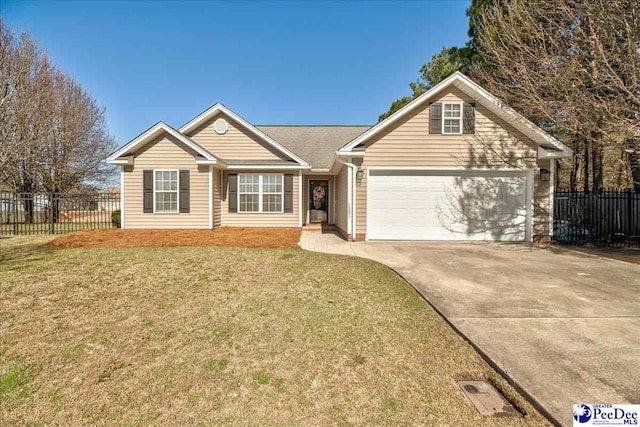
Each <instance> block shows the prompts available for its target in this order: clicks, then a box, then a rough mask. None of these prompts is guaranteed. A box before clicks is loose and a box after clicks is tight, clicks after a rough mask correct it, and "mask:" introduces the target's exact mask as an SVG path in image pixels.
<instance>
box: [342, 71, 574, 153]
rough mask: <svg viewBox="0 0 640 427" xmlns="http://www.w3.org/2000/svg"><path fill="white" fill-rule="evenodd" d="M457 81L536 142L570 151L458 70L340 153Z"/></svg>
mask: <svg viewBox="0 0 640 427" xmlns="http://www.w3.org/2000/svg"><path fill="white" fill-rule="evenodd" d="M455 82H460V83H462V84H464V85H465V86H467V87H469V88H471V89H472V90H473V91H474V92H475V93H477V94H478V95H479V97H480V99H484V100H485V101H487V102H488V104H489V105H493V106H494V107H497V108H492V109H491V110H492V111H493V112H494V113H496V114H497V115H498V116H500V117H502V118H503V119H504V120H506V121H508V122H509V123H511V124H513V125H514V126H515V127H516V128H520V129H521V130H525V131H529V132H533V134H534V136H535V137H537V138H538V141H536V142H538V143H541V142H543V141H544V142H547V143H549V144H551V145H553V146H554V147H557V148H558V149H559V150H561V151H567V150H569V151H570V149H569V148H568V147H567V146H565V145H564V144H562V143H561V142H560V141H558V140H557V139H555V138H554V137H552V136H551V135H549V134H547V133H546V132H544V131H543V130H542V129H540V128H539V127H538V126H536V125H535V124H533V123H532V122H531V121H529V120H528V119H526V118H525V117H524V116H522V115H521V114H519V113H518V112H516V111H515V110H513V109H512V108H510V107H508V106H506V105H505V104H504V103H503V102H502V101H500V100H499V99H497V98H496V97H494V96H493V95H491V94H490V93H489V92H487V91H486V90H485V89H483V88H482V87H481V86H479V85H478V84H476V83H475V82H473V81H472V80H471V79H470V78H468V77H467V76H465V75H464V74H462V73H461V72H459V71H456V72H455V73H453V74H452V75H451V76H449V77H447V78H446V79H445V80H443V81H442V82H440V83H438V84H437V85H435V86H434V87H432V88H431V89H429V90H428V91H427V92H425V93H423V94H422V95H420V96H419V97H417V98H416V99H414V100H413V101H411V102H410V103H409V104H407V105H405V106H404V107H403V108H401V109H400V110H398V111H396V112H395V113H394V114H392V115H391V116H389V117H387V118H386V119H385V120H383V121H381V122H380V123H378V124H377V125H375V126H374V127H372V128H371V129H369V130H368V131H366V132H365V133H363V134H362V135H360V136H359V137H357V138H356V139H354V140H353V141H351V142H350V143H348V144H347V145H345V146H344V147H342V148H340V149H339V150H338V153H351V150H353V148H355V147H356V146H358V145H360V144H361V143H362V142H364V141H366V140H368V139H369V138H371V137H373V136H374V135H377V134H378V133H380V132H381V131H383V130H384V129H386V128H387V127H389V126H390V125H392V124H393V123H395V122H396V121H398V120H399V119H401V118H402V117H404V116H405V115H407V114H408V113H410V112H411V111H413V110H415V109H416V108H418V107H419V106H421V105H422V104H423V103H424V102H425V101H427V100H428V99H430V98H432V97H434V96H435V95H437V94H438V93H439V92H440V91H442V90H443V89H444V88H446V87H448V86H449V85H450V84H452V83H455ZM525 133H527V132H525ZM530 137H532V139H534V140H536V138H535V137H533V136H530Z"/></svg>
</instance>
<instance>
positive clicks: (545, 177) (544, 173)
mask: <svg viewBox="0 0 640 427" xmlns="http://www.w3.org/2000/svg"><path fill="white" fill-rule="evenodd" d="M549 179H551V171H550V170H549V169H540V181H542V182H548V181H549Z"/></svg>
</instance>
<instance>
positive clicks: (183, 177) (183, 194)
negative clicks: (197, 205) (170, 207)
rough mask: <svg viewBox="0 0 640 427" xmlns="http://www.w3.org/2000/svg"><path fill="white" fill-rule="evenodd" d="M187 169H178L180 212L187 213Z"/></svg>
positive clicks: (188, 200) (188, 198)
mask: <svg viewBox="0 0 640 427" xmlns="http://www.w3.org/2000/svg"><path fill="white" fill-rule="evenodd" d="M189 187H190V183H189V171H188V170H187V171H180V192H179V196H180V210H179V212H180V213H189V207H190V206H189V205H190V203H189V202H190V196H189Z"/></svg>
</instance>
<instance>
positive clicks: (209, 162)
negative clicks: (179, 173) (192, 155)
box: [196, 159, 226, 167]
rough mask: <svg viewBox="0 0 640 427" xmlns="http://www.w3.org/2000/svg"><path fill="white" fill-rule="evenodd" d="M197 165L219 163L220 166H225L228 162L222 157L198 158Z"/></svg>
mask: <svg viewBox="0 0 640 427" xmlns="http://www.w3.org/2000/svg"><path fill="white" fill-rule="evenodd" d="M196 165H218V166H220V167H225V166H226V163H225V162H223V161H222V160H220V159H218V160H208V159H201V160H196Z"/></svg>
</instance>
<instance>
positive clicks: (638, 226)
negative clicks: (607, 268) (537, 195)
mask: <svg viewBox="0 0 640 427" xmlns="http://www.w3.org/2000/svg"><path fill="white" fill-rule="evenodd" d="M553 219H554V221H553V240H554V241H555V242H557V243H560V244H566V245H584V244H588V243H590V244H593V245H596V246H631V247H640V193H638V192H634V191H632V190H604V191H593V192H570V191H556V193H555V195H554V204H553Z"/></svg>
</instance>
